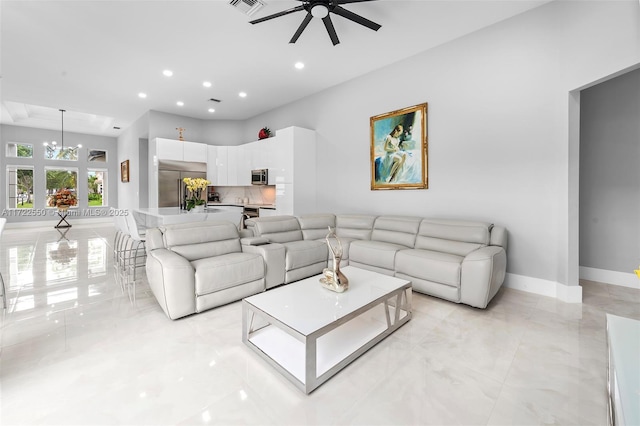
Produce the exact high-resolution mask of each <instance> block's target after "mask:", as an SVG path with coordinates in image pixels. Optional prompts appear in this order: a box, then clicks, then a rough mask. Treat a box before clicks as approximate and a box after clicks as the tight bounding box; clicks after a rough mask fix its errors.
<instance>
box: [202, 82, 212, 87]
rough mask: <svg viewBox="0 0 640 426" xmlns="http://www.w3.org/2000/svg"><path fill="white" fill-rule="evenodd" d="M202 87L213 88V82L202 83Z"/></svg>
mask: <svg viewBox="0 0 640 426" xmlns="http://www.w3.org/2000/svg"><path fill="white" fill-rule="evenodd" d="M202 85H203V86H204V87H211V82H210V81H203V82H202Z"/></svg>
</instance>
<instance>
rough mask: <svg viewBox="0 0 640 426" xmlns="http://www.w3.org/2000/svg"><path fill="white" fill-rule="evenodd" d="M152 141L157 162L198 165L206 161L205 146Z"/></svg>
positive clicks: (159, 140) (172, 141)
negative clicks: (184, 162)
mask: <svg viewBox="0 0 640 426" xmlns="http://www.w3.org/2000/svg"><path fill="white" fill-rule="evenodd" d="M154 141H155V145H156V157H157V159H158V160H172V161H195V162H198V163H204V162H205V161H207V157H208V153H207V147H208V145H207V144H204V143H198V142H185V141H178V140H175V139H163V138H155V139H154Z"/></svg>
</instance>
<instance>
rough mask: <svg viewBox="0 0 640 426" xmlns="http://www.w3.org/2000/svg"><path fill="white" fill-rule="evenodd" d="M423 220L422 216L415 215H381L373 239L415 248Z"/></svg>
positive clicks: (374, 229) (372, 235)
mask: <svg viewBox="0 0 640 426" xmlns="http://www.w3.org/2000/svg"><path fill="white" fill-rule="evenodd" d="M421 221H422V218H421V217H413V216H379V217H378V218H377V219H376V221H375V223H374V225H373V232H372V233H371V239H372V240H374V241H382V242H386V243H392V244H400V245H403V246H406V247H409V248H413V246H414V244H415V242H416V235H417V234H418V228H420V222H421Z"/></svg>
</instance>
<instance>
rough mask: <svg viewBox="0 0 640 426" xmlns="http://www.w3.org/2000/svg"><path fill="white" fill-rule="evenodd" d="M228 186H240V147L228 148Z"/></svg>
mask: <svg viewBox="0 0 640 426" xmlns="http://www.w3.org/2000/svg"><path fill="white" fill-rule="evenodd" d="M226 148H227V185H229V186H235V185H238V147H237V146H227V147H226Z"/></svg>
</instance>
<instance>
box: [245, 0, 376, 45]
mask: <svg viewBox="0 0 640 426" xmlns="http://www.w3.org/2000/svg"><path fill="white" fill-rule="evenodd" d="M298 1H300V2H301V3H302V5H300V6H296V7H293V8H291V9H287V10H283V11H282V12H278V13H274V14H272V15H268V16H264V17H262V18H258V19H254V20H253V21H249V23H250V24H259V23H261V22H264V21H268V20H270V19H274V18H279V17H281V16H285V15H289V14H291V13H295V12H300V11H302V10H304V11H306V12H307V15H306V16H305V17H304V19H303V20H302V23H301V24H300V26H299V27H298V29H297V30H296V32H295V33H294V34H293V37H292V38H291V40H289V43H295V42H296V41H298V38H299V37H300V35H301V34H302V32H303V31H304V30H305V28H307V25H309V22H311V20H312V19H313V18H320V19H322V22H323V23H324V26H325V28H326V29H327V33H328V34H329V38H330V39H331V42H332V43H333V45H334V46H335V45H336V44H339V43H340V40H339V39H338V34H336V30H335V28H334V26H333V22H332V21H331V14H332V13H333V14H335V15H339V16H342V17H343V18H346V19H348V20H350V21H353V22H355V23H357V24H360V25H362V26H364V27H367V28H369V29H372V30H373V31H378V30H379V29H380V27H381V25H379V24H376V23H375V22H373V21H370V20H368V19H367V18H364V17H362V16H360V15H358V14H357V13H353V12H351V11H349V10H347V9H345V8H344V7H342V6H341V5H343V4H349V3H362V2H369V1H376V0H298Z"/></svg>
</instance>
